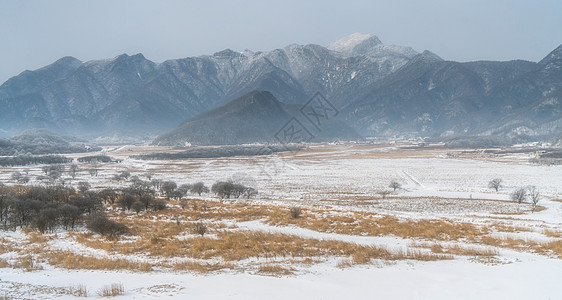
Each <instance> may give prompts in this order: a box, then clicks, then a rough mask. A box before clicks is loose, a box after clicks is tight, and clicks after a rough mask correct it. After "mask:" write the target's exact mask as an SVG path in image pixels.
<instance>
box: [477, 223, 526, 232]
mask: <svg viewBox="0 0 562 300" xmlns="http://www.w3.org/2000/svg"><path fill="white" fill-rule="evenodd" d="M488 227H489V228H490V229H494V230H496V231H499V232H530V231H533V230H532V229H530V228H526V227H521V226H512V225H508V224H504V223H500V222H493V223H492V224H491V225H489V226H488Z"/></svg>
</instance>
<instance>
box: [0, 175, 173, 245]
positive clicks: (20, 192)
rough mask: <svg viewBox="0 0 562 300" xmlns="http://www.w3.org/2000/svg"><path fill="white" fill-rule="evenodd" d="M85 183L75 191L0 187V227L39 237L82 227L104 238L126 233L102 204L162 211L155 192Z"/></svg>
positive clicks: (162, 204)
mask: <svg viewBox="0 0 562 300" xmlns="http://www.w3.org/2000/svg"><path fill="white" fill-rule="evenodd" d="M89 188H90V185H89V184H88V183H87V182H80V183H78V190H76V189H74V188H73V187H69V186H62V185H55V186H48V187H42V186H33V187H22V186H14V187H9V186H5V185H3V184H1V183H0V225H1V226H2V228H3V229H4V230H15V229H18V228H33V229H36V230H38V231H40V232H42V233H45V232H51V231H54V230H56V229H57V228H64V229H67V230H70V229H74V228H75V227H76V226H77V225H80V224H83V223H86V226H87V227H88V229H90V230H92V231H94V232H96V233H99V234H102V235H106V236H115V235H118V234H123V233H125V232H126V231H127V230H126V228H124V227H123V226H121V225H118V224H116V223H115V222H113V221H111V220H109V219H108V218H107V217H106V216H105V214H104V211H103V205H104V204H116V205H118V206H119V207H122V208H123V209H124V210H130V209H132V207H133V206H134V204H135V203H137V202H138V203H141V204H142V207H141V208H135V209H139V211H140V210H145V209H153V210H163V209H165V208H166V203H165V201H163V200H158V199H156V198H155V197H154V194H155V191H154V190H153V189H151V188H146V187H144V186H139V185H131V186H130V187H127V188H125V189H122V190H118V189H104V190H101V191H97V192H96V191H91V190H89Z"/></svg>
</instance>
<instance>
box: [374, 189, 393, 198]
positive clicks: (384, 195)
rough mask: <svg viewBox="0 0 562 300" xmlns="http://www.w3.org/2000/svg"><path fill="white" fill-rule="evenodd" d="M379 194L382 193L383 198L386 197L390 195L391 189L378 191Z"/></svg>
mask: <svg viewBox="0 0 562 300" xmlns="http://www.w3.org/2000/svg"><path fill="white" fill-rule="evenodd" d="M377 194H379V195H381V197H382V198H383V199H386V196H388V195H389V194H390V191H387V190H381V191H377Z"/></svg>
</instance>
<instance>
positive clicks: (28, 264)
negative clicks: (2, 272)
mask: <svg viewBox="0 0 562 300" xmlns="http://www.w3.org/2000/svg"><path fill="white" fill-rule="evenodd" d="M14 267H15V268H18V269H22V270H24V271H26V272H31V271H37V270H43V267H42V266H41V265H39V264H38V263H37V260H36V259H35V258H34V257H33V256H31V255H26V256H20V257H18V258H17V259H16V263H15V264H14Z"/></svg>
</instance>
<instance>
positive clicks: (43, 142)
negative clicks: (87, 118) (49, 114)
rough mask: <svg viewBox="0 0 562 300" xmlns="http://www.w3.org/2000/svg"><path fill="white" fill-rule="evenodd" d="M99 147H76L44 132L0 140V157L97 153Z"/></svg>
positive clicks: (81, 145)
mask: <svg viewBox="0 0 562 300" xmlns="http://www.w3.org/2000/svg"><path fill="white" fill-rule="evenodd" d="M99 150H101V148H100V147H93V146H87V145H84V144H80V145H76V144H74V143H69V142H68V141H66V140H65V139H63V138H61V137H59V136H55V135H52V134H48V133H45V132H39V133H28V134H23V135H20V136H16V137H13V138H9V139H0V156H18V155H44V154H55V153H57V154H63V153H83V152H90V151H99Z"/></svg>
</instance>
